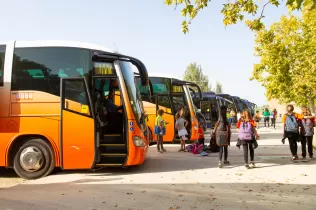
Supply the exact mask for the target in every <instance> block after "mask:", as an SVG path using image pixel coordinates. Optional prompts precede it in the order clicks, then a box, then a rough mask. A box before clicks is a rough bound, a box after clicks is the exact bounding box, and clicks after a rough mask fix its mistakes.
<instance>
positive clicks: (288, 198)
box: [0, 125, 316, 210]
mask: <svg viewBox="0 0 316 210" xmlns="http://www.w3.org/2000/svg"><path fill="white" fill-rule="evenodd" d="M233 132H234V135H233V141H232V143H231V147H229V160H230V162H231V164H230V165H229V166H227V167H224V168H222V169H219V168H218V167H217V164H218V153H213V154H210V156H208V157H199V156H195V155H193V154H191V153H184V152H181V153H180V152H177V150H178V148H179V145H165V147H166V149H167V150H168V151H167V152H166V153H164V154H160V153H157V151H156V148H155V145H153V146H152V147H151V148H150V153H149V157H148V159H147V160H146V163H145V164H144V165H142V166H138V167H135V168H130V169H101V170H98V171H90V172H87V171H82V172H81V171H80V172H78V171H75V172H62V173H58V174H55V175H51V176H48V177H45V178H42V179H39V180H34V181H26V182H23V183H22V184H19V185H16V186H13V187H9V188H3V189H0V210H2V209H21V210H24V209H25V210H26V209H135V210H136V209H216V210H217V209H243V210H244V209H287V210H290V209H315V206H316V196H315V195H316V159H315V160H309V161H308V162H306V163H302V162H299V163H292V162H291V161H290V159H291V155H290V153H289V148H288V145H287V144H286V145H283V144H282V143H281V138H282V132H281V129H280V125H278V127H277V130H274V129H269V130H265V129H261V128H260V129H259V133H260V136H261V138H262V140H260V141H259V142H258V143H259V147H258V148H257V149H256V150H255V160H256V163H257V167H256V168H254V169H249V170H247V169H245V168H244V162H243V156H242V149H240V150H239V149H238V148H237V147H236V146H235V144H236V142H235V139H236V130H233ZM299 151H301V148H300V147H299ZM299 154H300V152H299ZM6 179H12V177H10V176H9V177H8V178H6V177H4V178H0V182H2V181H5V180H6ZM17 180H20V179H17ZM0 186H1V185H0Z"/></svg>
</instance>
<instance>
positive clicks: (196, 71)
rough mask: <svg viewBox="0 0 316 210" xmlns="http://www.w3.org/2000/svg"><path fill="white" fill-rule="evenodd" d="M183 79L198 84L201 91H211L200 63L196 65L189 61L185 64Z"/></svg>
mask: <svg viewBox="0 0 316 210" xmlns="http://www.w3.org/2000/svg"><path fill="white" fill-rule="evenodd" d="M183 80H185V81H189V82H194V83H195V84H197V85H199V86H200V88H201V90H202V92H208V91H211V88H210V84H209V80H208V77H207V75H204V74H203V69H202V67H201V65H197V64H196V63H190V64H189V65H188V66H187V68H186V70H185V72H184V76H183Z"/></svg>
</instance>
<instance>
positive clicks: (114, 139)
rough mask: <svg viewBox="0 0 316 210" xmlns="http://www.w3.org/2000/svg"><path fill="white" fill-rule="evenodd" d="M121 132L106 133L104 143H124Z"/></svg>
mask: <svg viewBox="0 0 316 210" xmlns="http://www.w3.org/2000/svg"><path fill="white" fill-rule="evenodd" d="M123 139H124V138H123V136H122V135H121V134H105V135H104V136H103V139H102V144H124V143H125V142H124V140H123Z"/></svg>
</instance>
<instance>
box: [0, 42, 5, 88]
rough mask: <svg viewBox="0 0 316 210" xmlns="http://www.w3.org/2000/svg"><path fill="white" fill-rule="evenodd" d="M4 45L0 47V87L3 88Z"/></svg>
mask: <svg viewBox="0 0 316 210" xmlns="http://www.w3.org/2000/svg"><path fill="white" fill-rule="evenodd" d="M5 48H6V47H5V45H0V86H3V74H4V58H5Z"/></svg>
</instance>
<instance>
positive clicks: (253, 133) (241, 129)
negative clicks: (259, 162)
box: [236, 109, 260, 169]
mask: <svg viewBox="0 0 316 210" xmlns="http://www.w3.org/2000/svg"><path fill="white" fill-rule="evenodd" d="M236 127H237V129H238V142H237V145H236V146H239V145H242V146H243V150H244V160H245V167H246V168H247V169H249V168H254V167H255V162H254V156H255V153H254V147H255V146H254V145H256V140H259V138H260V137H259V135H258V133H257V130H256V124H255V122H254V120H253V119H252V117H251V114H250V113H249V110H248V109H245V110H244V111H243V113H242V117H241V118H240V120H239V121H238V123H237V126H236ZM248 149H249V153H250V161H251V162H250V166H249V164H248Z"/></svg>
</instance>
